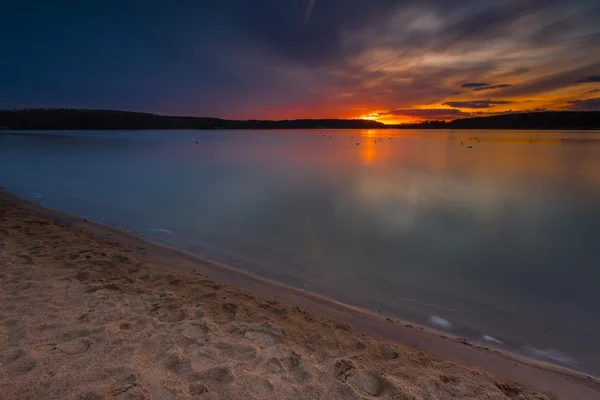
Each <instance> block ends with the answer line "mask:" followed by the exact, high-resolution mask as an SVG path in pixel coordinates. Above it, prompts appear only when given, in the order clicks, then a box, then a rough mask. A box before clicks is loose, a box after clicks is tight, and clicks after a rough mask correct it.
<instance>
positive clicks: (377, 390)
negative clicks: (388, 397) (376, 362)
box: [346, 369, 383, 396]
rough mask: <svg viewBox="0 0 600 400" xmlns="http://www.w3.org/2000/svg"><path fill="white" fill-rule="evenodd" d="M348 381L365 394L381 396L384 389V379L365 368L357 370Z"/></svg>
mask: <svg viewBox="0 0 600 400" xmlns="http://www.w3.org/2000/svg"><path fill="white" fill-rule="evenodd" d="M346 382H347V383H348V384H349V385H350V386H352V387H353V388H354V389H355V390H356V391H357V392H358V393H361V394H363V395H370V396H379V395H380V394H381V392H382V390H383V379H382V378H381V377H379V376H377V375H375V374H373V373H371V372H369V371H366V370H364V369H358V370H356V372H355V373H353V374H352V375H350V376H349V377H348V379H347V380H346Z"/></svg>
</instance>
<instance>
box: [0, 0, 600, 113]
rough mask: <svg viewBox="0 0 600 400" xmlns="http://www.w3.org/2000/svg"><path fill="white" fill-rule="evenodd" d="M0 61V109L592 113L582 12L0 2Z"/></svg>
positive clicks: (503, 7) (520, 4)
mask: <svg viewBox="0 0 600 400" xmlns="http://www.w3.org/2000/svg"><path fill="white" fill-rule="evenodd" d="M4 3H6V2H4ZM170 3H173V4H170ZM0 54H1V55H2V57H1V58H0V108H22V107H86V108H112V109H125V110H139V111H149V112H157V113H162V114H179V115H205V116H208V115H210V116H219V117H232V118H249V117H255V118H283V117H288V118H289V117H308V116H313V117H326V116H331V117H340V116H341V117H361V116H367V115H371V117H372V118H378V119H380V120H384V121H385V120H392V119H394V120H396V119H400V120H402V119H407V118H408V119H411V118H430V117H440V118H454V117H460V116H467V115H478V114H480V113H488V112H493V113H497V112H510V111H516V110H535V109H598V108H599V107H600V105H599V104H598V103H599V99H598V92H597V89H598V88H600V78H598V76H599V75H600V3H598V2H596V1H588V0H579V1H569V2H567V1H556V0H518V1H513V0H506V1H488V0H480V1H475V0H471V1H467V0H458V1H452V0H426V1H418V2H417V1H402V0H369V1H367V0H343V1H342V0H314V1H311V0H285V1H282V0H255V1H235V0H224V1H199V0H197V1H177V2H165V1H160V2H159V1H154V0H146V1H126V0H124V1H120V2H117V1H68V2H67V1H63V2H60V1H58V2H41V1H39V2H34V1H20V2H12V3H10V4H3V5H2V23H1V24H0ZM596 78H598V79H596ZM465 84H466V85H465ZM472 84H479V85H472Z"/></svg>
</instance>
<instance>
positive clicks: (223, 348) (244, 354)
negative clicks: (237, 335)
mask: <svg viewBox="0 0 600 400" xmlns="http://www.w3.org/2000/svg"><path fill="white" fill-rule="evenodd" d="M215 348H216V349H217V350H219V354H220V355H221V356H222V357H227V358H232V359H233V358H235V359H238V358H239V359H244V360H252V359H255V358H256V348H254V347H252V346H247V345H244V344H238V343H228V342H219V343H215Z"/></svg>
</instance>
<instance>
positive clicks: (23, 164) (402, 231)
mask: <svg viewBox="0 0 600 400" xmlns="http://www.w3.org/2000/svg"><path fill="white" fill-rule="evenodd" d="M196 142H197V143H196ZM0 185H2V186H4V187H6V188H7V189H8V190H9V191H11V192H13V193H15V194H16V195H18V196H21V197H24V198H27V199H31V200H34V201H36V202H39V203H41V204H44V205H46V206H48V207H51V208H55V209H58V210H62V211H65V212H68V213H71V214H75V215H79V216H84V217H86V218H89V219H94V220H98V221H101V222H104V223H110V224H113V225H115V226H117V227H119V228H122V229H127V230H129V231H131V232H134V233H136V234H138V235H142V236H145V237H148V238H151V239H153V240H155V241H158V242H162V243H165V244H169V245H171V246H175V247H178V248H181V249H185V250H187V251H189V252H192V253H195V254H198V255H201V256H203V257H205V258H208V259H212V260H216V261H219V262H222V263H225V264H228V265H231V266H234V267H237V268H240V269H243V270H246V271H249V272H251V273H253V274H256V275H260V276H263V277H266V278H270V279H273V280H275V281H279V282H283V283H286V284H289V285H293V286H295V287H298V288H301V289H304V290H306V291H311V292H315V293H319V294H322V295H326V296H329V297H331V298H334V299H336V300H339V301H341V302H345V303H348V304H351V305H354V306H358V307H362V308H365V309H368V310H371V311H374V312H380V313H381V314H382V315H384V316H391V317H397V318H401V319H405V320H409V321H414V322H416V323H421V324H430V325H431V324H433V325H434V326H436V327H438V328H440V329H446V330H448V331H450V332H452V333H455V334H459V335H462V336H466V337H469V338H471V339H473V340H477V341H479V342H482V343H486V341H487V342H488V343H489V344H491V345H495V346H498V347H500V348H507V349H510V350H512V351H516V352H519V353H522V354H526V355H528V356H531V357H536V358H538V359H542V360H546V361H550V362H555V363H558V364H561V365H566V366H569V367H573V368H576V369H580V370H583V371H587V372H590V373H594V374H596V375H598V374H600V343H599V342H598V340H597V338H598V332H600V317H599V315H598V311H599V310H600V132H595V133H594V132H567V131H417V130H404V131H401V130H373V131H371V130H352V131H350V130H348V131H346V130H339V131H325V130H313V131H224V130H216V131H71V132H55V131H53V132H10V131H4V132H0ZM494 340H497V341H500V342H502V344H500V343H498V342H494Z"/></svg>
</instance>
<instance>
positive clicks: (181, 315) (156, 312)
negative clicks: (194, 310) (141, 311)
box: [150, 306, 185, 323]
mask: <svg viewBox="0 0 600 400" xmlns="http://www.w3.org/2000/svg"><path fill="white" fill-rule="evenodd" d="M150 315H151V316H153V317H154V318H156V319H158V320H159V321H161V322H166V323H174V322H180V321H183V320H184V319H185V311H184V310H183V309H182V308H179V307H174V306H166V307H161V306H156V307H154V308H152V309H151V310H150Z"/></svg>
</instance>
